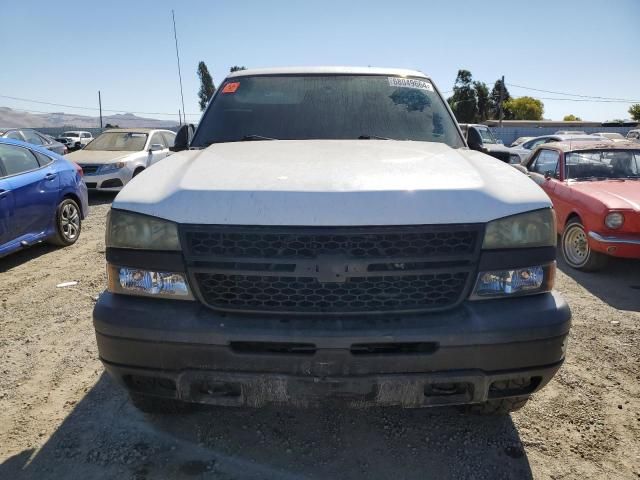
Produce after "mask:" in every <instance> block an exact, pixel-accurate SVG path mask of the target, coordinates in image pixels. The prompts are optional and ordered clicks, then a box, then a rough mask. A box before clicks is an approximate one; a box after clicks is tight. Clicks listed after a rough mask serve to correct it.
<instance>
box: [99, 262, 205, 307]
mask: <svg viewBox="0 0 640 480" xmlns="http://www.w3.org/2000/svg"><path fill="white" fill-rule="evenodd" d="M107 277H108V285H109V288H108V289H109V291H110V292H112V293H120V294H125V295H136V296H143V297H156V298H172V299H176V300H193V295H191V291H190V290H189V284H188V283H187V279H186V276H185V274H184V273H176V272H159V271H151V270H145V269H141V268H131V267H118V266H114V265H109V266H108V267H107Z"/></svg>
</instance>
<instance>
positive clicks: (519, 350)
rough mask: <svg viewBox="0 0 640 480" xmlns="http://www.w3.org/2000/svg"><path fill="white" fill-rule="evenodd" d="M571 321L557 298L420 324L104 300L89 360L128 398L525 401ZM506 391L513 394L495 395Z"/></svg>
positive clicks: (554, 364)
mask: <svg viewBox="0 0 640 480" xmlns="http://www.w3.org/2000/svg"><path fill="white" fill-rule="evenodd" d="M570 318H571V314H570V311H569V308H568V306H567V305H566V303H565V302H564V301H563V300H562V298H561V297H560V296H559V295H557V294H556V293H551V294H543V295H537V296H531V297H522V298H515V299H509V300H499V301H487V302H466V303H464V304H463V305H462V306H461V307H459V308H457V309H455V310H453V311H448V312H441V313H433V314H422V315H386V316H378V315H376V316H369V317H362V316H353V317H348V316H345V317H322V318H318V317H306V318H305V317H288V316H264V317H259V316H256V315H246V316H244V315H223V314H219V313H216V312H214V311H212V310H210V309H208V308H206V307H203V306H202V305H200V304H199V303H197V302H179V301H164V300H154V299H144V298H135V297H127V296H121V295H112V294H109V293H104V294H103V295H102V296H101V297H100V299H99V301H98V303H97V304H96V307H95V309H94V325H95V328H96V336H97V341H98V349H99V352H100V357H101V359H102V361H103V363H104V365H105V367H106V369H107V370H108V371H109V373H110V374H111V375H112V376H113V377H114V378H116V379H117V380H118V381H119V382H120V383H122V384H123V385H125V386H126V387H127V388H129V389H131V390H134V391H138V392H140V393H146V394H150V395H159V396H166V397H173V398H180V399H183V400H187V401H194V402H201V403H211V404H220V405H252V406H259V405H262V404H265V403H290V404H299V405H307V404H310V403H314V402H315V401H316V400H320V399H337V400H340V401H343V402H346V403H349V404H351V405H354V406H364V405H403V406H410V407H417V406H432V405H446V404H464V403H477V402H482V401H485V400H487V399H490V398H501V397H508V396H519V395H528V394H530V393H532V392H533V391H536V390H538V389H540V388H541V387H542V386H544V385H545V384H546V383H547V382H548V381H549V380H550V379H551V378H552V377H553V375H554V374H555V372H556V371H557V369H558V368H559V367H560V365H561V363H562V361H563V359H564V353H565V349H566V337H567V334H568V332H569V326H570ZM509 380H515V381H517V382H516V383H519V384H521V385H523V387H522V389H520V390H514V389H508V388H503V386H504V385H505V384H504V381H509Z"/></svg>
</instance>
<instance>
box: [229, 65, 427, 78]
mask: <svg viewBox="0 0 640 480" xmlns="http://www.w3.org/2000/svg"><path fill="white" fill-rule="evenodd" d="M295 74H302V75H308V74H312V75H322V74H326V75H393V76H400V77H422V78H428V77H427V75H425V74H424V73H422V72H420V71H418V70H408V69H404V68H380V67H274V68H253V69H248V70H238V71H236V72H232V73H230V74H229V75H228V76H227V78H233V77H245V76H250V75H251V76H253V75H295Z"/></svg>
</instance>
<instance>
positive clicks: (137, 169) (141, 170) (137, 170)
mask: <svg viewBox="0 0 640 480" xmlns="http://www.w3.org/2000/svg"><path fill="white" fill-rule="evenodd" d="M142 172H144V168H142V167H138V168H136V169H135V171H134V172H133V177H135V176H136V175H139V174H141V173H142ZM133 177H131V178H133Z"/></svg>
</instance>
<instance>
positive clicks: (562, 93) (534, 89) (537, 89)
mask: <svg viewBox="0 0 640 480" xmlns="http://www.w3.org/2000/svg"><path fill="white" fill-rule="evenodd" d="M505 85H509V86H510V87H516V88H524V89H525V90H533V91H535V92H542V93H553V94H554V95H566V96H568V97H580V98H595V99H600V100H609V101H616V102H628V103H640V100H629V99H628V98H613V97H599V96H597V95H580V94H578V93H566V92H554V91H551V90H542V89H540V88H533V87H525V86H523V85H516V84H514V83H506V84H505Z"/></svg>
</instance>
